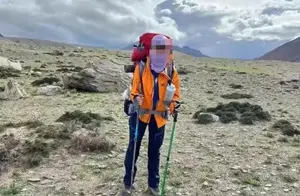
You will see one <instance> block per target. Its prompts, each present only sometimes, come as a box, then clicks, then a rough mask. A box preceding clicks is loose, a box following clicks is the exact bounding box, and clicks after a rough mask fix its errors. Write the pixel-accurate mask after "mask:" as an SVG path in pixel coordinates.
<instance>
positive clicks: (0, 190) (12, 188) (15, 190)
mask: <svg viewBox="0 0 300 196" xmlns="http://www.w3.org/2000/svg"><path fill="white" fill-rule="evenodd" d="M21 191H22V187H21V186H18V185H17V184H16V183H15V182H13V183H12V184H10V185H9V186H8V187H0V195H1V196H12V195H19V193H21Z"/></svg>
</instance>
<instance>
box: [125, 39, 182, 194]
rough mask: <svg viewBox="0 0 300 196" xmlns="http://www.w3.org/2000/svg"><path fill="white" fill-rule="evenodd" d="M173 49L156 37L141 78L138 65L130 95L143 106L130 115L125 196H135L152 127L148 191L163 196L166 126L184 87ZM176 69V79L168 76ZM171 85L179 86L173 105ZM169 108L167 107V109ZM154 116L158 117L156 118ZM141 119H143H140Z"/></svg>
mask: <svg viewBox="0 0 300 196" xmlns="http://www.w3.org/2000/svg"><path fill="white" fill-rule="evenodd" d="M172 57H173V54H172V45H171V41H170V39H168V38H167V37H166V36H164V35H160V34H158V35H155V36H154V37H153V38H152V40H151V48H150V50H149V55H147V57H146V62H145V65H144V70H143V72H142V75H140V68H141V63H143V62H140V64H137V66H136V68H135V70H134V74H133V78H132V88H131V91H130V100H131V101H132V102H133V103H135V104H136V105H138V106H139V110H138V111H137V112H138V113H139V114H137V112H134V113H132V114H131V115H130V118H129V130H130V134H129V144H128V148H127V152H126V156H125V160H124V164H125V175H124V179H123V182H124V186H125V187H124V190H123V192H122V195H131V191H132V188H134V187H133V184H132V181H134V180H133V179H134V178H135V176H136V172H137V167H136V162H137V159H138V156H139V151H140V146H141V142H142V139H143V136H144V133H145V130H146V128H147V126H148V130H149V141H148V142H149V143H148V191H149V192H150V193H151V194H152V195H160V191H159V180H160V176H159V167H160V148H161V146H162V144H163V140H164V132H165V125H166V123H167V120H168V115H169V114H170V115H173V114H174V113H175V112H177V109H178V108H179V106H180V104H179V98H180V85H179V82H180V81H179V76H178V73H177V71H176V69H175V67H173V63H171V61H172V60H173V59H172ZM168 66H172V77H171V78H170V77H169V75H168V74H167V70H169V68H170V67H168ZM168 85H173V86H175V92H174V94H173V95H172V100H171V101H170V103H166V102H165V101H164V97H165V94H166V89H167V87H168ZM166 105H167V106H166ZM153 113H154V114H153ZM137 115H139V118H138V119H137ZM137 121H138V138H137V142H136V150H135V160H134V174H133V179H132V174H131V171H132V163H133V156H134V155H133V154H134V147H135V145H134V144H135V141H134V137H135V131H136V130H135V129H136V123H137Z"/></svg>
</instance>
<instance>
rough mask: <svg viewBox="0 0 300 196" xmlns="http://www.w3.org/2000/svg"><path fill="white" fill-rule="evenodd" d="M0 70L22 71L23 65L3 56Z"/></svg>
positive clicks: (0, 61)
mask: <svg viewBox="0 0 300 196" xmlns="http://www.w3.org/2000/svg"><path fill="white" fill-rule="evenodd" d="M0 68H2V69H3V68H5V69H11V70H13V71H22V65H21V63H20V62H19V61H12V60H9V59H8V58H6V57H3V56H0Z"/></svg>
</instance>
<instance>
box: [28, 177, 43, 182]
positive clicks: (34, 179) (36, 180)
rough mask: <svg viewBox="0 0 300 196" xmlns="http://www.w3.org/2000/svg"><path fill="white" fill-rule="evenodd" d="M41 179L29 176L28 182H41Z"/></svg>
mask: <svg viewBox="0 0 300 196" xmlns="http://www.w3.org/2000/svg"><path fill="white" fill-rule="evenodd" d="M40 181H41V179H40V178H29V179H28V182H40Z"/></svg>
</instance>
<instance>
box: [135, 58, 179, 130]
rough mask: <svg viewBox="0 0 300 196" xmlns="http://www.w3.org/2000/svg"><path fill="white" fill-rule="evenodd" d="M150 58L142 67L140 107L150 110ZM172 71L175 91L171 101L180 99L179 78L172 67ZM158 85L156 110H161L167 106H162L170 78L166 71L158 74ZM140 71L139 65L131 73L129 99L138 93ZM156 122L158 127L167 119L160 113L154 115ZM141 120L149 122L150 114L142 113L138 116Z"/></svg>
mask: <svg viewBox="0 0 300 196" xmlns="http://www.w3.org/2000/svg"><path fill="white" fill-rule="evenodd" d="M149 62H150V59H149V57H147V62H146V65H145V68H144V72H143V76H142V82H143V96H144V100H143V103H142V105H141V106H140V107H141V108H144V109H148V110H152V104H153V94H154V92H153V90H154V77H153V75H152V73H151V69H150V63H149ZM173 70H174V73H173V79H172V83H173V84H174V85H175V88H176V90H175V93H174V97H173V101H179V99H180V80H179V76H178V72H177V70H176V69H175V67H174V69H173ZM157 79H158V85H159V100H158V102H157V106H156V110H155V111H158V112H163V111H165V110H166V109H167V108H166V107H165V106H164V97H165V93H166V89H167V85H168V80H169V79H170V78H169V76H168V75H167V73H165V72H162V73H160V74H159V75H158V78H157ZM139 90H140V71H139V65H137V66H136V68H135V70H134V73H133V79H132V88H131V94H130V99H131V100H132V101H133V100H134V97H135V96H137V95H139V94H140V91H139ZM174 107H175V103H171V105H170V113H171V114H172V113H173V111H174ZM154 116H155V120H156V124H157V126H158V127H159V128H160V127H162V126H163V125H165V124H166V123H167V120H166V119H165V118H163V117H162V116H160V115H154ZM139 118H140V120H141V121H143V122H145V123H149V121H150V114H144V116H140V117H139Z"/></svg>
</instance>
